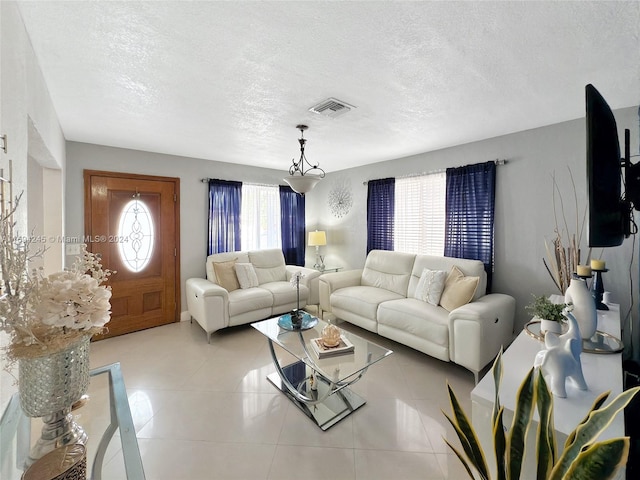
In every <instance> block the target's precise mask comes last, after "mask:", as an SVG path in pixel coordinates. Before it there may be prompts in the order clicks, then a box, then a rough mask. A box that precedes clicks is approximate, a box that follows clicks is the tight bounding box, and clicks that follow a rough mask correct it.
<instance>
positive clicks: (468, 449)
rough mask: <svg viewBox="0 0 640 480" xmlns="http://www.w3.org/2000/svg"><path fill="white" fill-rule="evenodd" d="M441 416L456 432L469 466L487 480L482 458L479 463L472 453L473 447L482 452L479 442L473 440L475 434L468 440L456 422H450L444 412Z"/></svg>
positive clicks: (487, 474) (487, 476) (485, 466)
mask: <svg viewBox="0 0 640 480" xmlns="http://www.w3.org/2000/svg"><path fill="white" fill-rule="evenodd" d="M443 415H444V416H445V418H446V419H447V420H449V423H450V424H451V426H452V427H453V429H454V430H455V431H456V435H458V439H459V440H460V445H462V449H463V450H464V453H465V454H466V455H467V459H468V460H469V462H470V463H471V465H473V466H474V467H475V469H476V470H477V471H478V473H479V474H480V477H481V478H482V479H483V480H489V473H488V471H487V470H488V469H487V465H486V462H484V466H483V464H482V462H483V461H484V456H483V457H482V461H479V460H478V457H477V456H476V454H475V452H474V448H473V447H477V448H480V450H481V451H482V447H481V446H480V442H478V439H477V438H475V434H473V438H472V439H469V438H468V437H467V436H466V434H465V433H464V432H463V431H462V429H461V428H460V426H458V424H457V422H455V421H454V420H452V419H451V418H450V417H449V415H447V414H446V413H444V412H443ZM447 443H448V442H447ZM472 444H473V447H472ZM483 469H484V470H483Z"/></svg>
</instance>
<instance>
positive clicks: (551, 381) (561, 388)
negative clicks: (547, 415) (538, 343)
mask: <svg viewBox="0 0 640 480" xmlns="http://www.w3.org/2000/svg"><path fill="white" fill-rule="evenodd" d="M565 315H566V317H567V319H568V320H569V330H567V333H564V334H563V335H557V334H554V333H551V332H548V333H547V334H546V335H545V336H544V344H545V347H546V350H541V351H539V352H538V354H537V355H536V359H535V361H534V363H533V364H534V366H535V367H540V370H541V371H542V374H543V375H544V376H545V379H546V380H547V384H548V385H549V388H550V389H551V393H553V394H554V395H555V396H556V397H561V398H566V396H567V389H566V385H565V382H566V379H567V378H569V379H571V380H572V381H573V383H574V384H575V385H576V387H578V388H579V389H580V390H587V382H585V380H584V375H583V374H582V364H581V362H580V353H582V338H581V337H580V329H579V327H578V322H577V321H576V318H575V317H574V316H573V314H572V313H571V312H566V313H565Z"/></svg>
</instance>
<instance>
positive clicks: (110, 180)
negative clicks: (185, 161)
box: [84, 170, 180, 338]
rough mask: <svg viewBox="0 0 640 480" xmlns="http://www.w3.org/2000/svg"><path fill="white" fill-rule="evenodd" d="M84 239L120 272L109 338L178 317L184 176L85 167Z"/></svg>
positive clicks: (113, 279)
mask: <svg viewBox="0 0 640 480" xmlns="http://www.w3.org/2000/svg"><path fill="white" fill-rule="evenodd" d="M84 186H85V187H84V188H85V243H87V249H88V250H89V251H91V252H93V253H97V254H99V255H100V256H101V258H102V265H103V266H104V267H105V268H108V269H110V270H114V271H116V273H115V274H113V275H112V276H111V278H110V280H109V284H110V285H111V289H112V296H111V321H110V322H109V323H108V324H107V327H108V329H109V331H108V332H107V333H106V334H104V335H101V336H99V338H106V337H111V336H115V335H122V334H124V333H130V332H135V331H138V330H143V329H145V328H151V327H156V326H159V325H164V324H167V323H171V322H176V321H179V312H180V305H179V303H180V281H179V275H180V273H179V272H180V268H179V257H178V252H179V250H180V248H179V232H180V228H179V203H178V194H179V187H180V180H179V179H177V178H166V177H154V176H147V175H133V174H124V173H112V172H100V171H94V170H85V171H84Z"/></svg>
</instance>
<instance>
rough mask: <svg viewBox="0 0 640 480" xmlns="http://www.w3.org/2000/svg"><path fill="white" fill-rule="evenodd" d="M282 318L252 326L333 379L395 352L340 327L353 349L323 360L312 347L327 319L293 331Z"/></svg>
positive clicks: (326, 376) (354, 371)
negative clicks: (279, 321) (312, 342)
mask: <svg viewBox="0 0 640 480" xmlns="http://www.w3.org/2000/svg"><path fill="white" fill-rule="evenodd" d="M279 318H280V317H273V318H269V319H267V320H262V321H260V322H255V323H252V324H251V326H252V327H253V328H255V329H256V330H258V331H259V332H260V333H262V334H263V335H264V336H265V337H267V338H268V339H269V340H271V341H272V342H273V343H274V344H276V345H278V346H279V347H281V348H283V349H284V350H286V351H287V352H289V353H290V354H291V355H293V356H294V357H296V358H297V359H298V360H300V361H302V362H304V363H305V364H306V365H308V366H309V367H311V368H313V369H314V370H315V371H316V372H318V373H319V374H320V375H322V376H324V377H325V378H328V379H332V380H334V381H343V380H346V379H348V378H350V377H353V376H354V375H356V374H359V373H360V372H362V370H364V369H366V368H367V367H369V366H370V365H372V364H374V363H376V362H378V361H380V360H382V359H383V358H385V357H387V356H388V355H391V353H393V352H392V350H389V349H387V348H384V347H381V346H380V345H376V344H375V343H372V342H370V341H368V340H366V339H364V338H362V337H360V336H358V335H356V334H354V333H351V332H348V331H346V330H342V329H341V333H342V335H344V337H346V338H347V340H348V341H349V342H351V343H352V344H353V345H354V350H353V352H352V353H344V354H341V355H336V356H333V357H328V358H322V359H320V358H318V355H317V354H316V353H315V351H314V350H313V348H312V347H311V341H312V340H313V339H315V338H320V337H321V336H322V329H323V328H324V327H325V326H326V325H327V322H325V321H324V320H321V319H319V320H318V323H317V324H316V325H315V326H313V327H311V328H309V329H306V330H293V331H291V330H286V329H284V328H282V327H280V326H279V325H278V319H279Z"/></svg>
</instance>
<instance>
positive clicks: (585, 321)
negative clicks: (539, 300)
mask: <svg viewBox="0 0 640 480" xmlns="http://www.w3.org/2000/svg"><path fill="white" fill-rule="evenodd" d="M564 301H565V303H572V304H573V310H572V312H573V315H574V316H575V318H576V320H577V322H578V327H579V328H580V335H581V336H582V338H584V339H585V340H588V339H590V338H591V337H593V334H594V333H596V329H597V327H598V312H597V311H596V303H595V301H594V300H593V296H592V295H591V292H590V291H589V289H588V288H587V283H586V282H585V281H584V280H583V279H581V278H572V279H571V283H570V284H569V288H567V291H566V292H564Z"/></svg>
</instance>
